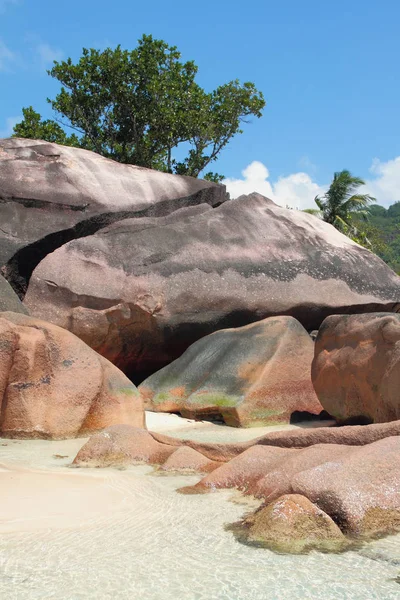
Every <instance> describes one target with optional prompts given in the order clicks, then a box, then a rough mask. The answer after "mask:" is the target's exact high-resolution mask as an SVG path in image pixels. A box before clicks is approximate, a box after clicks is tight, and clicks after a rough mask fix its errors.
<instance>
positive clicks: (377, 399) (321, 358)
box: [312, 313, 400, 423]
mask: <svg viewBox="0 0 400 600" xmlns="http://www.w3.org/2000/svg"><path fill="white" fill-rule="evenodd" d="M312 380H313V384H314V388H315V390H316V392H317V395H318V397H319V399H320V402H321V404H322V406H323V407H324V408H325V409H326V410H327V411H328V412H329V414H330V415H332V416H333V417H335V418H336V419H337V420H338V421H340V422H343V421H364V422H369V423H382V422H386V421H396V420H398V419H400V314H392V313H375V314H365V315H351V316H349V315H335V316H331V317H328V318H327V319H326V320H325V321H324V323H323V324H322V326H321V329H320V331H319V334H318V337H317V340H316V345H315V358H314V361H313V366H312Z"/></svg>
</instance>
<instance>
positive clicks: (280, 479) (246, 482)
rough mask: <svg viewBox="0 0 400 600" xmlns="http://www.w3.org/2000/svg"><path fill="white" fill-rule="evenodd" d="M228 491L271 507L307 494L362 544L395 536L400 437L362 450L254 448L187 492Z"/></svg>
mask: <svg viewBox="0 0 400 600" xmlns="http://www.w3.org/2000/svg"><path fill="white" fill-rule="evenodd" d="M226 487H228V488H232V487H234V488H239V489H241V490H242V491H244V492H245V493H248V494H252V495H254V496H255V497H257V498H261V499H263V500H265V501H266V502H267V503H270V502H273V501H275V500H277V499H278V498H279V497H280V496H282V495H285V494H301V495H303V496H306V497H307V498H308V499H309V500H310V501H311V502H313V503H315V504H316V505H317V506H318V507H319V508H320V509H321V510H323V511H324V512H326V513H327V514H328V515H329V516H330V517H332V518H333V520H334V521H335V522H336V523H337V524H338V525H339V526H340V528H341V529H342V530H343V531H344V532H345V533H346V534H348V535H350V536H353V537H355V538H358V539H366V538H371V537H375V536H377V535H382V534H388V533H393V532H395V531H398V530H399V529H400V437H398V436H397V437H388V438H385V439H383V440H379V441H378V442H374V443H372V444H367V445H366V446H361V447H348V446H344V445H332V444H329V445H324V444H318V445H316V446H311V447H310V448H306V449H303V450H295V449H290V450H289V449H282V448H274V447H271V446H268V447H266V446H264V447H260V446H254V447H252V448H249V449H248V450H246V451H245V452H243V453H242V454H240V455H239V456H237V457H236V458H234V459H232V460H231V461H229V462H227V463H226V464H224V465H222V466H221V467H219V468H218V469H216V470H215V471H213V472H212V473H211V474H209V475H207V476H206V477H205V478H204V479H202V480H201V481H200V482H199V483H198V484H196V485H195V486H194V487H191V488H189V489H187V490H186V491H187V492H191V493H194V492H200V493H201V492H203V493H204V492H205V491H207V490H208V491H213V490H215V489H222V488H226Z"/></svg>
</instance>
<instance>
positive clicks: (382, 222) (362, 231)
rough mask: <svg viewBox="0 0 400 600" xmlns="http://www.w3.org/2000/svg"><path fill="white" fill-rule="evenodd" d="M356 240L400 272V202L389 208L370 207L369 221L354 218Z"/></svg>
mask: <svg viewBox="0 0 400 600" xmlns="http://www.w3.org/2000/svg"><path fill="white" fill-rule="evenodd" d="M354 226H355V228H356V229H357V234H356V235H355V236H354V239H355V241H356V242H358V243H360V244H361V245H362V246H365V247H366V248H369V249H370V250H372V251H373V252H375V254H377V255H378V256H379V257H380V258H382V260H384V261H385V262H386V263H387V264H388V265H389V266H390V267H391V268H392V269H393V270H394V271H395V272H396V273H398V274H400V202H396V203H395V204H392V206H390V207H389V208H388V209H387V210H386V209H385V208H384V207H383V206H379V205H375V206H371V208H370V216H369V219H368V221H367V222H365V221H360V220H357V219H356V218H355V219H354Z"/></svg>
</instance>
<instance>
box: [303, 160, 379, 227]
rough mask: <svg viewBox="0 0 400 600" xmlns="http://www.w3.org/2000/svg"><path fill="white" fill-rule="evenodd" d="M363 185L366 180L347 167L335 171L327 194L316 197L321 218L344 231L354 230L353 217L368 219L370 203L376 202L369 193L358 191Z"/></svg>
mask: <svg viewBox="0 0 400 600" xmlns="http://www.w3.org/2000/svg"><path fill="white" fill-rule="evenodd" d="M361 185H365V181H363V180H362V179H360V177H354V176H353V175H352V174H351V173H350V171H347V170H346V169H344V170H343V171H339V172H338V173H335V174H334V176H333V181H332V183H331V185H330V186H329V190H328V191H327V192H326V194H324V195H323V196H316V197H315V198H314V200H315V203H316V205H317V206H318V208H319V215H320V216H321V218H322V219H323V220H324V221H326V222H327V223H330V224H331V225H333V226H334V227H336V229H339V231H342V232H344V233H346V232H352V231H354V226H353V224H352V221H351V220H352V217H353V216H356V217H358V218H359V219H360V218H361V219H367V218H368V215H369V204H371V202H375V198H373V197H372V196H370V195H369V194H357V193H356V191H357V189H358V188H359V187H360V186H361ZM311 211H312V209H310V212H311ZM313 212H314V214H315V211H313ZM317 212H318V211H317Z"/></svg>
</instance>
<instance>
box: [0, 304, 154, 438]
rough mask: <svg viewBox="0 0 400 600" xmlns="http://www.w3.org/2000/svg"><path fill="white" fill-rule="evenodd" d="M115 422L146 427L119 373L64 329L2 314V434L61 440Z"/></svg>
mask: <svg viewBox="0 0 400 600" xmlns="http://www.w3.org/2000/svg"><path fill="white" fill-rule="evenodd" d="M114 423H127V424H130V425H135V426H138V427H144V410H143V404H142V401H141V398H140V395H139V393H138V391H137V389H136V388H135V386H134V385H133V384H132V383H131V382H130V381H129V380H128V379H127V377H126V376H125V375H124V374H123V373H122V372H121V371H119V370H118V369H117V368H116V367H115V366H114V365H113V364H111V363H110V362H109V361H108V360H106V359H105V358H104V357H102V356H100V355H98V354H97V353H96V352H94V351H93V350H92V349H91V348H89V346H87V345H86V344H85V343H84V342H82V340H80V339H79V338H77V337H76V336H74V335H73V334H72V333H70V332H69V331H66V330H65V329H61V328H60V327H57V326H56V325H53V324H50V323H46V322H44V321H40V320H39V319H35V318H32V317H28V316H26V315H22V314H17V313H11V312H3V313H0V435H3V436H6V437H15V438H46V439H60V438H68V437H77V436H79V435H86V434H88V433H92V432H93V431H97V430H99V429H103V428H104V427H108V426H110V425H113V424H114Z"/></svg>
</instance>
